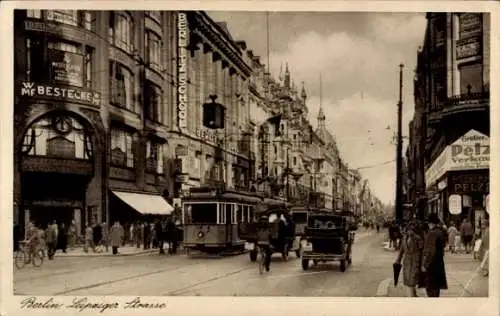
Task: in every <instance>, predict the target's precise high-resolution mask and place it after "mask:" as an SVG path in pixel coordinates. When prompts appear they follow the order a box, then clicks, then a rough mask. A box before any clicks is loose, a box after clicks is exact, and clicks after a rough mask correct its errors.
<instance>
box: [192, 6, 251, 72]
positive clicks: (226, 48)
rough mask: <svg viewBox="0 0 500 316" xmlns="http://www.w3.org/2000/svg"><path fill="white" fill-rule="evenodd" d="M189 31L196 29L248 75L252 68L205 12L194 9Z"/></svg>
mask: <svg viewBox="0 0 500 316" xmlns="http://www.w3.org/2000/svg"><path fill="white" fill-rule="evenodd" d="M190 22H191V23H190V24H191V25H190V27H191V31H195V32H196V31H198V32H197V33H198V35H200V36H201V37H203V38H204V39H205V40H207V41H208V42H209V43H211V44H212V45H213V46H215V47H216V48H217V50H218V51H219V52H220V53H222V54H221V55H223V56H224V57H226V59H227V60H228V61H230V62H231V63H232V64H234V65H235V66H236V67H235V68H238V69H239V70H240V71H241V72H243V74H244V75H246V76H248V77H249V76H250V75H251V74H252V69H251V68H250V66H249V65H247V64H246V63H245V61H244V60H243V58H242V56H241V55H240V52H239V49H238V47H237V46H236V44H235V43H234V42H233V41H232V40H231V39H229V38H228V37H227V35H226V34H225V33H224V31H223V30H221V28H220V26H219V25H217V24H216V23H215V22H214V21H213V20H212V19H211V18H210V17H209V16H208V15H207V14H206V13H205V12H203V11H196V12H194V14H193V15H192V20H191V21H190Z"/></svg>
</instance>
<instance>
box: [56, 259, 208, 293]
mask: <svg viewBox="0 0 500 316" xmlns="http://www.w3.org/2000/svg"><path fill="white" fill-rule="evenodd" d="M203 263H204V262H196V263H191V264H183V265H181V266H177V267H169V268H165V269H159V270H155V271H149V272H144V273H140V274H135V275H130V276H127V277H124V278H120V279H114V280H108V281H103V282H98V283H94V284H89V285H85V286H79V287H76V288H72V289H69V290H65V291H60V292H57V293H53V294H52V295H53V296H58V295H68V294H70V293H72V292H77V291H82V290H89V289H92V288H96V287H99V286H104V285H109V284H114V283H119V282H125V281H131V280H135V279H140V278H143V277H148V276H152V275H155V274H161V273H165V272H172V271H177V270H181V269H184V268H186V267H193V266H197V265H201V264H203Z"/></svg>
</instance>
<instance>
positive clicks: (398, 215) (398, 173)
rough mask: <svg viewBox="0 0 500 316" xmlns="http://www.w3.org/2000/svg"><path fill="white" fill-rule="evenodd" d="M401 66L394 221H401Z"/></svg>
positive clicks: (400, 71) (401, 71)
mask: <svg viewBox="0 0 500 316" xmlns="http://www.w3.org/2000/svg"><path fill="white" fill-rule="evenodd" d="M403 67H404V65H403V64H400V65H399V102H398V135H397V146H396V203H395V204H396V205H395V212H396V214H395V215H396V216H395V217H396V221H397V222H398V223H399V224H401V223H402V221H403V179H402V177H403V174H402V167H403V128H402V125H403V122H402V121H403Z"/></svg>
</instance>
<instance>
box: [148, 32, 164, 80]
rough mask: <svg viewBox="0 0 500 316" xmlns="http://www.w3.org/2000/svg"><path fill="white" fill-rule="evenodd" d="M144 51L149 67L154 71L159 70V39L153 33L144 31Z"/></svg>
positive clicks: (160, 44)
mask: <svg viewBox="0 0 500 316" xmlns="http://www.w3.org/2000/svg"><path fill="white" fill-rule="evenodd" d="M145 43H146V52H147V58H148V64H149V67H151V68H152V69H154V70H156V71H161V46H162V43H161V39H160V37H159V36H158V35H156V34H155V33H153V32H151V31H148V32H146V38H145Z"/></svg>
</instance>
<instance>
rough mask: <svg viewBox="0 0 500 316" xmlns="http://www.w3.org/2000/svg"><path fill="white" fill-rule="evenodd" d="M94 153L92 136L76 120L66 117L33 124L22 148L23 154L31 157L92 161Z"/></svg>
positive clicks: (42, 120) (51, 118)
mask: <svg viewBox="0 0 500 316" xmlns="http://www.w3.org/2000/svg"><path fill="white" fill-rule="evenodd" d="M92 152H93V146H92V139H91V134H90V133H89V132H88V131H87V130H86V129H85V128H84V127H83V126H82V125H81V124H80V123H79V122H78V121H77V120H76V119H75V118H73V117H70V116H64V115H58V116H52V117H48V118H43V119H41V120H39V121H37V122H35V123H33V125H31V127H30V128H29V129H28V130H27V132H26V134H25V135H24V139H23V146H22V153H23V154H24V155H29V156H52V157H63V158H69V159H90V158H91V157H92Z"/></svg>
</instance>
